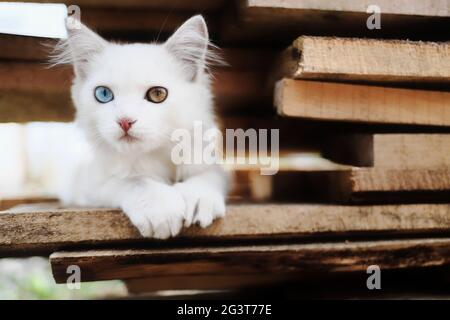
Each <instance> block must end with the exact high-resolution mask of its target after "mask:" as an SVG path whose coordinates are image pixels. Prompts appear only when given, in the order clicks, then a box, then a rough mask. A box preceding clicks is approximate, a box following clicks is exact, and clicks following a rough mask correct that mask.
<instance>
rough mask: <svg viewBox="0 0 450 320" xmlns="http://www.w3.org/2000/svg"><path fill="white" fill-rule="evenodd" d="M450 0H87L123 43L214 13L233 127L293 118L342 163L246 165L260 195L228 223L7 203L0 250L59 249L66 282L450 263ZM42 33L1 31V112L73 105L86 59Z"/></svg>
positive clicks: (291, 133) (60, 116)
mask: <svg viewBox="0 0 450 320" xmlns="http://www.w3.org/2000/svg"><path fill="white" fill-rule="evenodd" d="M373 2H376V3H373ZM449 3H450V1H447V0H441V1H438V2H432V1H415V0H414V1H408V2H406V1H405V2H402V4H401V5H399V4H396V5H395V4H393V2H392V1H384V0H378V1H320V2H319V1H308V0H298V1H295V0H288V1H286V0H284V1H277V0H247V1H233V2H227V1H220V0H217V1H204V0H193V1H171V0H170V1H159V0H154V1H141V0H133V1H129V2H121V1H90V0H80V1H74V2H71V3H70V4H77V5H79V6H80V7H81V10H82V16H81V18H82V21H83V22H85V23H86V24H87V25H89V26H91V27H93V28H94V29H95V30H97V31H99V32H100V33H101V34H102V35H103V36H104V37H105V38H107V39H118V40H123V41H134V40H138V41H151V40H154V39H156V38H158V37H161V38H160V39H161V40H162V39H164V38H165V37H166V36H167V34H168V33H170V32H171V31H172V30H173V29H174V28H175V27H176V26H177V25H179V24H180V23H181V22H182V21H183V20H184V19H186V18H187V17H189V16H190V15H193V14H195V13H198V12H200V13H202V14H204V15H205V16H206V18H207V21H208V24H209V26H210V31H211V36H212V39H213V40H215V41H216V43H218V44H219V45H220V46H222V47H223V48H224V50H223V53H224V57H225V60H227V62H228V63H229V64H230V66H221V67H216V68H215V69H214V70H213V72H214V74H215V78H214V82H213V86H214V92H215V95H216V97H217V99H216V100H217V109H218V112H219V115H220V116H221V118H222V119H221V120H222V122H223V126H224V127H226V128H243V129H246V128H279V129H280V146H281V149H282V150H281V151H282V152H281V154H282V157H283V156H284V154H287V153H288V152H290V151H295V152H297V151H299V150H303V151H304V150H308V151H309V150H313V151H315V152H321V153H322V154H323V156H324V157H326V158H328V159H330V160H333V161H334V162H335V164H334V166H330V167H328V169H327V170H324V169H320V170H319V169H312V170H304V168H301V167H300V168H299V167H297V168H295V167H290V166H287V167H283V166H282V167H281V168H280V172H279V173H278V174H277V175H274V176H261V175H260V174H259V171H258V170H257V168H256V169H255V170H240V171H238V172H237V176H238V177H240V180H239V181H240V185H239V188H237V189H235V194H234V195H236V196H237V197H236V198H238V199H240V200H244V201H245V202H249V203H246V204H234V203H233V204H230V205H229V207H228V215H227V217H226V218H225V219H223V220H220V221H217V222H215V223H214V224H213V225H212V226H211V227H209V228H207V229H200V228H198V227H193V228H189V229H186V230H184V231H183V232H182V234H181V235H180V236H179V237H178V238H175V239H172V240H169V241H164V242H161V241H155V240H152V239H143V238H141V237H140V236H139V234H138V232H137V230H136V229H135V228H134V227H133V226H132V225H131V224H130V223H129V221H128V219H127V218H126V217H125V216H124V215H123V213H121V212H120V211H117V210H108V209H77V210H73V209H64V208H55V207H52V206H51V205H49V207H48V208H47V209H42V208H43V207H41V209H39V210H37V211H36V210H32V209H26V210H25V212H22V213H20V214H18V213H13V211H6V212H5V213H3V214H0V257H9V256H29V255H49V256H50V262H51V264H52V269H53V273H54V276H55V280H56V281H57V282H59V283H63V282H65V281H66V280H67V277H68V276H69V275H68V274H67V272H66V271H67V267H68V266H70V265H74V264H76V265H79V266H81V268H82V281H95V280H109V279H124V280H126V281H127V283H128V284H129V288H130V290H131V291H132V292H135V293H138V292H142V291H157V290H161V289H218V288H221V289H223V288H236V287H243V286H248V285H255V284H273V283H278V282H280V281H286V279H292V278H298V277H300V278H301V277H302V276H303V275H305V274H309V273H310V272H314V273H318V274H319V275H323V274H327V273H341V272H361V273H364V274H365V270H366V268H367V266H369V265H371V264H376V265H379V266H380V267H381V268H382V269H406V268H408V269H409V268H426V267H441V266H448V265H449V264H450V254H449V249H448V248H449V243H450V239H449V238H448V235H449V231H450V222H449V221H450V220H449V219H450V209H449V208H450V207H449V199H450V151H449V147H450V92H449V91H450V90H449V89H450V55H449V53H450V45H449V43H448V42H442V40H449V39H450V37H449V36H448V34H447V31H446V30H449V29H450V28H449V27H450V12H449ZM371 4H376V5H379V6H380V7H381V8H382V16H381V19H382V29H380V30H369V29H367V28H366V19H367V17H368V15H369V14H368V13H367V12H366V10H367V6H368V5H371ZM431 30H433V31H431ZM329 36H339V38H336V37H329ZM361 36H364V37H368V38H365V39H361V38H357V37H361ZM375 38H376V39H375ZM382 38H389V39H391V38H395V39H407V38H412V39H414V40H423V41H410V40H385V39H382ZM435 40H438V41H441V42H432V41H435ZM41 42H42V40H40V39H32V38H26V39H25V38H21V37H15V36H5V35H0V48H1V50H0V122H22V123H23V122H28V121H36V120H39V121H70V120H71V119H72V118H73V108H72V106H71V102H70V98H69V86H70V78H71V76H72V72H71V70H70V69H48V68H47V66H46V64H45V60H46V55H47V53H46V51H45V49H43V47H42V46H41ZM277 52H280V54H279V55H277V54H276V53H277ZM267 83H269V86H270V87H269V88H270V89H269V90H267ZM271 98H273V101H274V103H273V105H274V106H275V108H273V106H272V103H271ZM276 113H277V114H278V116H280V117H276V115H275V114H276ZM236 190H237V191H236ZM287 201H289V202H295V203H294V204H287V203H284V202H287ZM306 201H308V202H311V201H314V202H315V204H304V203H303V202H306ZM17 202H18V201H7V200H5V201H2V202H1V203H0V205H2V206H4V207H3V209H5V208H6V207H9V206H11V205H12V204H17ZM23 202H34V200H33V199H23ZM252 202H258V203H257V204H255V203H252ZM272 202H277V203H276V204H274V203H272ZM330 202H332V204H330ZM350 204H351V205H350ZM355 204H356V205H355ZM22 211H23V210H22ZM267 274H271V276H270V277H268V276H266V275H267ZM144 279H145V280H144Z"/></svg>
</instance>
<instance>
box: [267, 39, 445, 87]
mask: <svg viewBox="0 0 450 320" xmlns="http://www.w3.org/2000/svg"><path fill="white" fill-rule="evenodd" d="M274 74H275V76H274V77H275V78H277V79H280V78H282V77H288V78H295V79H324V80H336V81H341V80H344V81H364V82H402V83H405V82H418V83H425V82H435V83H441V84H442V83H447V84H450V43H446V42H444V43H434V42H420V41H400V40H376V39H357V38H328V37H307V36H303V37H300V38H298V39H297V40H295V41H294V42H293V44H292V46H291V47H289V48H288V49H286V50H285V52H284V53H283V54H282V55H281V57H280V58H279V61H278V63H277V67H276V68H275V70H274Z"/></svg>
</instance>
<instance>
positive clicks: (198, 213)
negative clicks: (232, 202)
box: [174, 182, 225, 228]
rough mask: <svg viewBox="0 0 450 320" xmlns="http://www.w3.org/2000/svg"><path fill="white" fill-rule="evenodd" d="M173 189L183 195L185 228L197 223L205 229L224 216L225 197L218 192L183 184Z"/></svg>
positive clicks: (178, 184) (176, 185)
mask: <svg viewBox="0 0 450 320" xmlns="http://www.w3.org/2000/svg"><path fill="white" fill-rule="evenodd" d="M174 187H175V188H176V189H177V190H178V191H179V192H180V193H181V194H182V195H183V198H184V201H185V203H186V217H185V220H184V225H185V226H186V227H189V226H190V225H191V224H196V223H197V224H199V225H200V226H201V227H202V228H206V227H207V226H209V225H210V224H211V223H212V222H213V221H214V219H216V218H221V217H223V216H225V197H224V196H223V195H222V194H221V193H220V192H218V191H216V190H212V189H211V188H207V187H204V186H199V185H195V184H189V183H183V182H182V183H177V184H175V186H174Z"/></svg>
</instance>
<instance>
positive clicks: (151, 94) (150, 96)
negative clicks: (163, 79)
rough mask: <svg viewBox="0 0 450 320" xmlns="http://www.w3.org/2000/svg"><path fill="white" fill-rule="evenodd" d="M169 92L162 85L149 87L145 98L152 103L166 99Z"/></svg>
mask: <svg viewBox="0 0 450 320" xmlns="http://www.w3.org/2000/svg"><path fill="white" fill-rule="evenodd" d="M168 94H169V92H168V91H167V89H166V88H164V87H151V88H150V89H148V90H147V93H146V94H145V98H146V99H147V100H148V101H150V102H153V103H161V102H163V101H164V100H166V99H167V96H168Z"/></svg>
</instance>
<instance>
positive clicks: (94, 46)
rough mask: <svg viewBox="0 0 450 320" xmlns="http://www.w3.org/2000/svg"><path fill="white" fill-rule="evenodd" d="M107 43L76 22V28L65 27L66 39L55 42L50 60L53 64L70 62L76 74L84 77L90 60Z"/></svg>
mask: <svg viewBox="0 0 450 320" xmlns="http://www.w3.org/2000/svg"><path fill="white" fill-rule="evenodd" d="M68 19H71V18H68ZM68 24H69V22H68ZM107 44H108V42H107V41H106V40H104V39H103V38H102V37H100V36H99V35H98V34H96V33H95V32H94V31H92V30H90V29H89V28H88V27H86V26H85V25H83V24H81V23H78V24H77V27H76V28H73V27H72V28H67V39H64V40H62V41H60V42H59V43H58V44H57V46H56V47H55V50H54V52H53V54H52V55H51V57H50V62H51V63H53V65H58V64H72V65H73V67H74V70H75V74H76V76H77V77H81V78H85V77H86V75H87V73H88V72H89V65H90V62H91V61H92V59H93V58H94V57H95V56H96V55H98V54H100V53H101V52H102V51H103V49H104V48H105V47H106V45H107Z"/></svg>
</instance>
